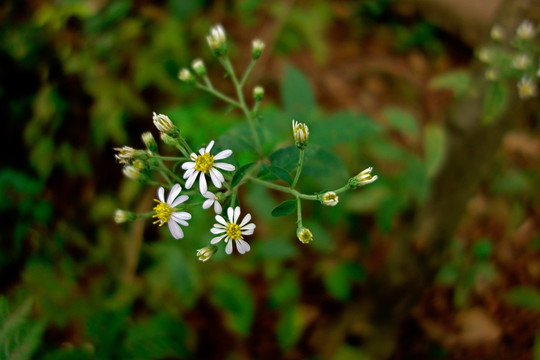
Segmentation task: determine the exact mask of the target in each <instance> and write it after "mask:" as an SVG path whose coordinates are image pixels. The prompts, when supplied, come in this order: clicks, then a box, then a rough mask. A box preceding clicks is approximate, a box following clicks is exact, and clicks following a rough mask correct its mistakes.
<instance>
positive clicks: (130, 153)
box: [114, 146, 135, 164]
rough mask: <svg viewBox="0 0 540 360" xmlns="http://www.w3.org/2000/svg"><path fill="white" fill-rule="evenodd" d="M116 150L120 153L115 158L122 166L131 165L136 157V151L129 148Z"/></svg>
mask: <svg viewBox="0 0 540 360" xmlns="http://www.w3.org/2000/svg"><path fill="white" fill-rule="evenodd" d="M114 150H116V151H118V154H116V155H114V157H115V158H116V160H117V161H118V162H119V163H120V164H130V163H131V160H132V159H133V157H134V156H135V149H134V148H132V147H129V146H124V147H121V148H114Z"/></svg>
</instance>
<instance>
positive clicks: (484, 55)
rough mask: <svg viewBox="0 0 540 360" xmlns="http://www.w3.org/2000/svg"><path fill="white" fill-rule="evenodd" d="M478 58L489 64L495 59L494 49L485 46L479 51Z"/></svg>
mask: <svg viewBox="0 0 540 360" xmlns="http://www.w3.org/2000/svg"><path fill="white" fill-rule="evenodd" d="M478 59H480V61H481V62H483V63H486V64H489V63H490V62H491V61H492V60H493V51H492V50H491V49H488V48H485V47H484V48H481V49H480V50H479V51H478Z"/></svg>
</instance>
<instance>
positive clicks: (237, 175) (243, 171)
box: [231, 163, 255, 187]
mask: <svg viewBox="0 0 540 360" xmlns="http://www.w3.org/2000/svg"><path fill="white" fill-rule="evenodd" d="M253 165H255V163H250V164H246V165H244V166H242V167H241V168H240V169H238V170H236V172H235V173H234V175H233V178H232V181H231V187H235V186H236V185H238V184H240V181H242V179H243V178H244V176H245V175H246V173H247V172H248V170H249V169H250V168H251V167H252V166H253Z"/></svg>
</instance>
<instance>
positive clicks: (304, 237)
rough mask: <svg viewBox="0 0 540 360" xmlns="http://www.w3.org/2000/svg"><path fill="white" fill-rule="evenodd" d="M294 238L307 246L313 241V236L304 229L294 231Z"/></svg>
mask: <svg viewBox="0 0 540 360" xmlns="http://www.w3.org/2000/svg"><path fill="white" fill-rule="evenodd" d="M296 236H297V237H298V240H300V241H301V242H302V243H304V244H309V243H310V242H311V241H312V240H313V234H312V233H311V231H309V229H308V228H305V227H303V228H299V229H298V230H297V231H296Z"/></svg>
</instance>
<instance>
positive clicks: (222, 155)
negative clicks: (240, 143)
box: [214, 150, 232, 160]
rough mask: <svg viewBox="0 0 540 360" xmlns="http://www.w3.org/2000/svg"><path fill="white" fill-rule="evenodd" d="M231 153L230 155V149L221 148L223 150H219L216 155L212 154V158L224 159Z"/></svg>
mask: <svg viewBox="0 0 540 360" xmlns="http://www.w3.org/2000/svg"><path fill="white" fill-rule="evenodd" d="M231 155H232V150H223V151H220V152H219V153H218V154H217V155H216V156H214V160H221V159H226V158H228V157H229V156H231Z"/></svg>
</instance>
